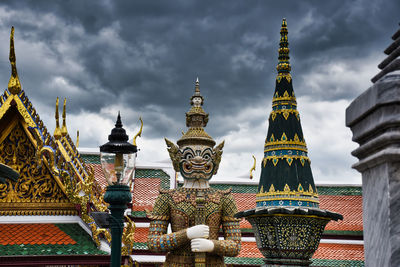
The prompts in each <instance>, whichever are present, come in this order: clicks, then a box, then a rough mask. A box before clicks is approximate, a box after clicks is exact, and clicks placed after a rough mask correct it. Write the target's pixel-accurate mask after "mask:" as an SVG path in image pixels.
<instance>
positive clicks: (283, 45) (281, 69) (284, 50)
mask: <svg viewBox="0 0 400 267" xmlns="http://www.w3.org/2000/svg"><path fill="white" fill-rule="evenodd" d="M280 33H281V39H280V42H279V50H278V51H279V57H278V60H279V62H278V65H277V66H276V69H277V70H278V76H277V77H276V79H277V81H278V82H280V81H281V79H282V78H286V79H287V81H288V82H290V81H291V76H290V70H291V66H290V62H289V59H290V57H289V42H288V29H287V22H286V19H283V20H282V27H281V32H280Z"/></svg>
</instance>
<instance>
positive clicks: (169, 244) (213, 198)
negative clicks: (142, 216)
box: [147, 188, 241, 267]
mask: <svg viewBox="0 0 400 267" xmlns="http://www.w3.org/2000/svg"><path fill="white" fill-rule="evenodd" d="M197 190H203V192H204V195H205V200H206V204H205V215H206V216H205V218H206V224H207V225H208V226H209V227H210V236H209V239H210V240H212V241H213V243H214V251H213V252H210V253H207V254H206V262H207V266H225V264H224V257H223V256H229V257H234V256H236V255H237V254H239V251H240V237H241V234H240V229H239V220H238V219H235V218H234V217H233V215H234V214H235V213H236V212H237V208H236V204H235V201H234V200H233V197H232V194H231V193H230V190H226V191H220V190H214V189H212V188H208V189H185V188H179V189H177V190H165V191H160V195H159V196H158V198H157V200H156V203H155V205H154V210H153V212H151V213H150V214H149V215H148V217H149V218H150V219H151V220H152V221H151V223H150V232H149V238H148V242H147V245H148V247H149V248H150V250H153V251H159V252H160V251H164V252H165V251H167V252H169V253H168V254H167V258H166V261H165V264H164V266H183V267H184V266H194V252H192V251H191V249H190V240H189V239H188V238H187V236H186V229H187V228H189V227H191V226H194V225H195V223H194V222H195V212H196V193H197ZM169 223H171V228H172V233H171V234H167V228H168V224H169ZM221 226H222V232H223V235H224V238H225V240H218V233H219V229H220V228H221Z"/></svg>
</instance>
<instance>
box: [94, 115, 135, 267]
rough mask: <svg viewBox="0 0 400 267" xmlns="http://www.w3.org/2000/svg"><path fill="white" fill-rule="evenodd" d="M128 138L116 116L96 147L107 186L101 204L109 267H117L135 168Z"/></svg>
mask: <svg viewBox="0 0 400 267" xmlns="http://www.w3.org/2000/svg"><path fill="white" fill-rule="evenodd" d="M128 139H129V137H128V135H127V134H126V132H125V129H124V128H122V123H121V116H120V114H119V113H118V118H117V122H116V123H115V128H114V129H112V131H111V134H110V135H109V136H108V141H109V142H107V143H106V144H104V145H102V146H100V159H101V167H102V169H103V172H104V175H105V176H106V180H107V183H108V186H107V190H106V193H105V195H104V201H105V202H107V203H109V204H110V206H109V207H108V209H109V210H110V211H111V215H110V219H109V220H110V228H111V265H110V266H111V267H120V266H121V241H122V240H121V239H122V231H123V229H124V212H125V210H126V208H127V205H126V204H127V203H129V202H131V200H132V195H131V191H130V187H129V186H128V183H129V181H130V180H131V179H132V175H133V171H134V168H135V157H136V152H137V147H136V146H135V145H132V144H130V143H128V142H127V141H128Z"/></svg>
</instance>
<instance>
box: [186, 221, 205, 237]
mask: <svg viewBox="0 0 400 267" xmlns="http://www.w3.org/2000/svg"><path fill="white" fill-rule="evenodd" d="M209 233H210V228H209V227H208V225H204V224H199V225H195V226H192V227H190V228H188V229H187V230H186V235H187V237H188V238H189V239H193V238H208V235H209Z"/></svg>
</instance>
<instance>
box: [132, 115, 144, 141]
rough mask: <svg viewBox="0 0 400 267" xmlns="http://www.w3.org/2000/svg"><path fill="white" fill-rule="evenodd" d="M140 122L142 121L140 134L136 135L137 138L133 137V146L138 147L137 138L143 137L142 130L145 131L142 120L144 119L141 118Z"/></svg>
mask: <svg viewBox="0 0 400 267" xmlns="http://www.w3.org/2000/svg"><path fill="white" fill-rule="evenodd" d="M139 120H140V129H139V132H138V133H137V134H136V135H135V137H133V145H134V146H136V138H137V137H138V136H139V137H142V130H143V120H142V117H140V118H139Z"/></svg>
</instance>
